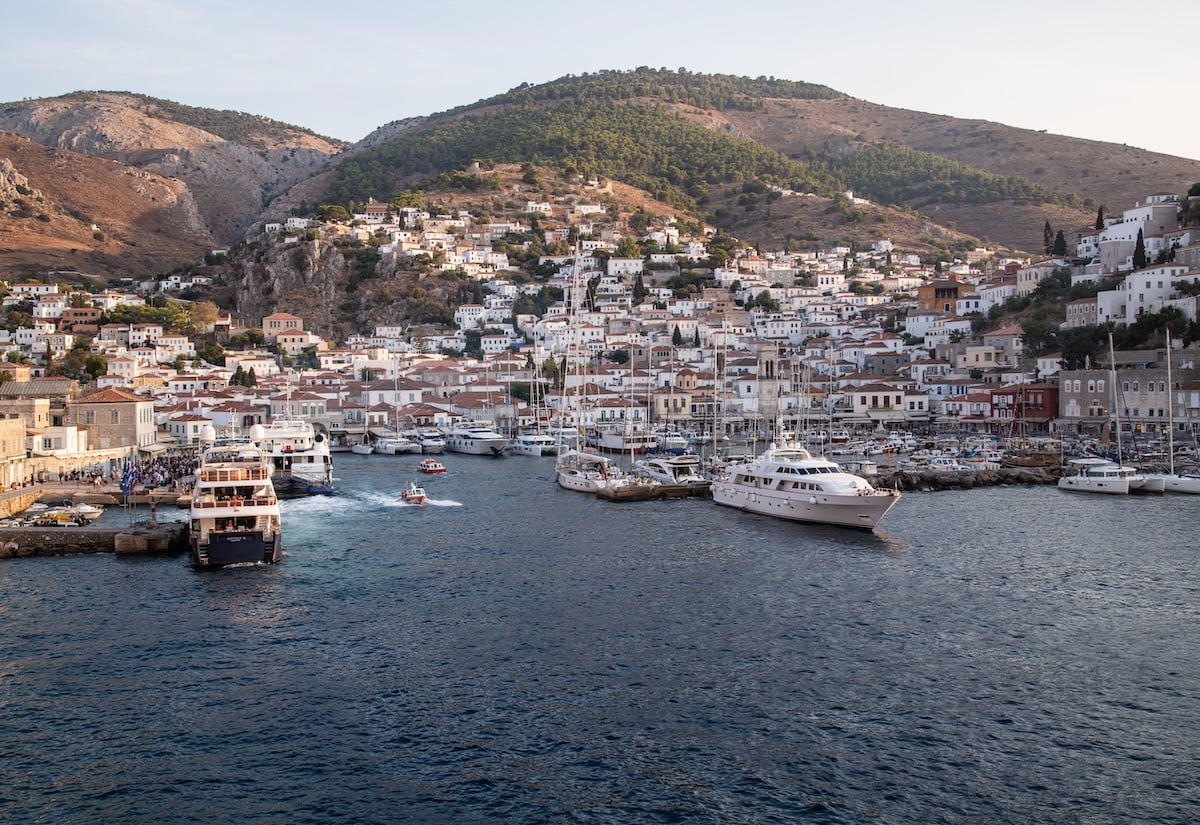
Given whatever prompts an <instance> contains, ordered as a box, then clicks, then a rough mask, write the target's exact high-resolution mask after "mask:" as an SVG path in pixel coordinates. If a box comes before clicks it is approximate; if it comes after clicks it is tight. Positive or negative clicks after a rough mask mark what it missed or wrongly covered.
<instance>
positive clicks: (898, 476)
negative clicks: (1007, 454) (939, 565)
mask: <svg viewBox="0 0 1200 825" xmlns="http://www.w3.org/2000/svg"><path fill="white" fill-rule="evenodd" d="M1062 474H1063V471H1062V469H1061V468H1059V467H1001V468H1000V469H998V470H960V471H949V470H901V469H894V468H880V470H879V476H878V480H877V481H876V482H874V483H875V486H876V487H894V488H896V489H898V490H970V489H973V488H975V487H995V486H998V485H1010V484H1057V483H1058V480H1059V478H1061V477H1062Z"/></svg>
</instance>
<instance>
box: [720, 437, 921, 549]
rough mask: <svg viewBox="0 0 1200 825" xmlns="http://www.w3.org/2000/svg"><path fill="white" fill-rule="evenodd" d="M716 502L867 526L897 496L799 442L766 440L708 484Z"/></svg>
mask: <svg viewBox="0 0 1200 825" xmlns="http://www.w3.org/2000/svg"><path fill="white" fill-rule="evenodd" d="M711 490H712V498H713V501H714V502H716V503H717V504H721V505H724V506H726V507H736V508H738V509H739V510H745V511H747V512H750V513H760V514H762V515H767V516H774V517H776V518H782V519H789V520H792V521H805V522H815V523H818V524H838V525H842V526H846V527H862V528H865V529H872V528H874V527H875V525H877V524H878V523H879V521H880V519H882V518H883V517H884V515H886V514H887V512H888V510H891V509H892V507H894V506H895V505H896V502H898V501H899V500H900V493H899V491H897V490H883V489H878V490H877V489H876V488H874V487H872V486H871V484H870V482H868V481H867V480H866V479H865V478H863V477H861V476H856V475H854V474H853V473H848V472H846V471H845V470H843V469H842V468H841V467H840V466H839V465H838V464H836V463H834V462H832V461H830V460H828V459H825V458H816V457H814V456H813V455H812V453H810V452H809V451H808V450H807V449H805V448H804V447H803V446H801V445H800V444H797V443H794V442H786V443H785V444H784V445H783V446H777V445H776V444H774V443H773V444H771V446H770V447H769V448H768V449H767V451H766V452H764V453H763V454H762V455H761V456H759V457H758V458H755V459H751V460H749V461H747V462H745V463H742V464H735V465H731V466H729V467H727V468H726V469H725V471H724V473H723V474H722V475H721V476H719V477H718V478H717V479H716V480H715V481H713V483H712V487H711Z"/></svg>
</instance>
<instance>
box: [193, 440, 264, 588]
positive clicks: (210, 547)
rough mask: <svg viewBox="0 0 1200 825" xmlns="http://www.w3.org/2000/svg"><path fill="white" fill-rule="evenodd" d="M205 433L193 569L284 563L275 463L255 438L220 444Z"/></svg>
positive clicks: (195, 501)
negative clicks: (273, 479) (281, 560)
mask: <svg viewBox="0 0 1200 825" xmlns="http://www.w3.org/2000/svg"><path fill="white" fill-rule="evenodd" d="M205 429H206V431H207V432H206V433H205V436H207V437H203V436H202V441H203V442H204V443H205V444H206V445H207V446H205V447H204V448H203V449H202V450H201V454H200V466H199V468H198V469H197V470H196V483H195V487H194V488H193V490H192V503H191V508H190V510H191V512H190V522H189V528H188V540H189V545H190V550H191V557H192V565H193V566H194V567H197V568H201V569H212V568H219V567H226V566H228V565H232V564H249V563H267V564H272V563H274V562H277V561H279V559H280V557H281V556H282V554H283V544H282V525H281V520H280V512H279V500H278V499H277V498H276V496H275V487H274V485H272V484H271V463H270V460H269V459H268V458H267V455H266V453H264V452H263V450H262V448H261V447H259V446H258V445H257V444H256V443H255V442H254V441H252V440H251V439H249V438H245V439H240V438H239V439H222V440H217V439H215V438H214V437H213V435H214V434H213V432H212V428H211V427H206V428H205Z"/></svg>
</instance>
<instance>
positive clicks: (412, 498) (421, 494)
mask: <svg viewBox="0 0 1200 825" xmlns="http://www.w3.org/2000/svg"><path fill="white" fill-rule="evenodd" d="M400 500H401V501H403V502H404V503H405V504H424V503H425V502H426V501H427V500H428V498H427V497H426V495H425V488H424V487H418V486H417V482H415V481H411V482H409V484H408V486H407V487H405V488H404V489H403V490H401V491H400Z"/></svg>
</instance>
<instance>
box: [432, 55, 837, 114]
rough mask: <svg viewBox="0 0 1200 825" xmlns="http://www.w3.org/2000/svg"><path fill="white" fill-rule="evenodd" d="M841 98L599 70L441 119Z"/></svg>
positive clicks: (801, 86) (785, 83) (824, 90)
mask: <svg viewBox="0 0 1200 825" xmlns="http://www.w3.org/2000/svg"><path fill="white" fill-rule="evenodd" d="M836 97H845V95H843V94H842V93H841V92H838V91H836V90H834V89H831V88H829V87H828V86H820V85H818V84H816V83H801V82H797V81H793V80H780V79H778V78H774V77H759V78H749V77H738V76H736V75H727V74H698V73H695V72H689V71H688V70H687V69H679V70H678V71H672V70H670V69H650V68H646V67H645V66H643V67H640V68H637V69H634V70H633V71H628V72H623V71H601V72H595V73H591V74H589V73H584V74H581V75H566V76H565V77H560V78H558V79H557V80H553V81H551V82H549V83H541V84H538V85H536V86H534V85H530V84H528V83H523V84H521V85H520V86H518V87H517V88H515V89H512V90H511V91H508V92H505V93H504V94H501V95H496V96H495V97H490V98H487V99H486V100H481V101H479V102H478V103H473V104H471V105H469V106H461V107H458V108H456V109H452V110H450V111H449V112H446V113H444V114H456V113H459V112H465V111H470V110H472V109H478V108H481V107H485V106H498V105H508V104H525V103H545V102H553V101H560V100H597V101H599V100H635V99H639V98H651V99H654V100H661V101H665V102H667V103H681V104H686V105H689V106H695V107H697V108H700V109H735V110H741V111H755V110H759V109H761V108H762V106H763V99H765V98H783V99H790V100H814V99H819V98H836Z"/></svg>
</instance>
